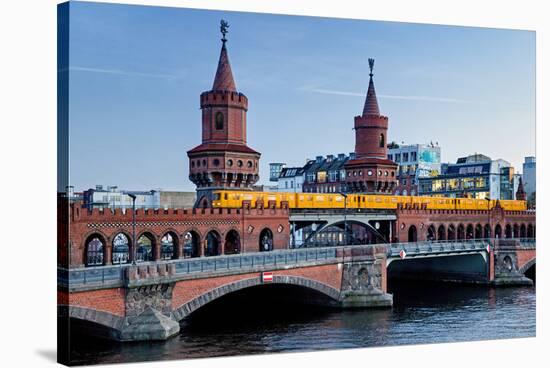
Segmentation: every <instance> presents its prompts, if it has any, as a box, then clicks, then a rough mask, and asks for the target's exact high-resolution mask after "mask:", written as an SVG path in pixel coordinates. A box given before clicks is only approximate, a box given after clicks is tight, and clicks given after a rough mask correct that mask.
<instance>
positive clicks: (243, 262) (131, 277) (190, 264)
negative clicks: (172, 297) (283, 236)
mask: <svg viewBox="0 0 550 368" xmlns="http://www.w3.org/2000/svg"><path fill="white" fill-rule="evenodd" d="M360 247H361V246H358V247H353V248H360ZM362 247H368V246H362ZM347 248H350V247H325V248H304V249H287V250H274V251H271V252H257V253H244V254H235V255H221V256H215V257H201V258H187V259H177V260H167V261H158V262H142V263H137V264H136V265H132V264H124V265H118V266H99V267H84V268H76V269H70V270H67V269H64V268H60V267H58V272H57V279H58V285H59V286H60V287H62V288H67V289H69V291H79V290H89V289H100V288H101V289H103V288H114V287H133V286H140V285H149V284H151V283H158V282H161V281H175V280H178V279H182V278H189V277H209V276H210V275H212V276H215V275H218V274H226V273H244V272H256V271H262V270H267V269H277V268H280V267H300V266H307V265H311V264H318V263H334V262H337V260H338V259H340V258H342V257H346V256H348V255H350V254H351V253H350V251H345V250H346V249H347ZM362 253H365V252H362Z"/></svg>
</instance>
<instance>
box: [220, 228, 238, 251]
mask: <svg viewBox="0 0 550 368" xmlns="http://www.w3.org/2000/svg"><path fill="white" fill-rule="evenodd" d="M231 231H234V232H236V233H237V236H238V237H239V246H238V250H237V251H236V252H235V253H231V252H229V253H228V252H227V251H228V250H227V249H226V245H227V244H226V243H227V236H228V234H229V233H230V232H231ZM221 241H222V248H223V252H222V253H223V254H238V253H242V251H243V249H242V248H243V235H242V234H241V232H240V231H239V229H237V227H235V226H231V227H230V228H229V229H227V231H226V232H225V233H224V234H223V236H222V239H221Z"/></svg>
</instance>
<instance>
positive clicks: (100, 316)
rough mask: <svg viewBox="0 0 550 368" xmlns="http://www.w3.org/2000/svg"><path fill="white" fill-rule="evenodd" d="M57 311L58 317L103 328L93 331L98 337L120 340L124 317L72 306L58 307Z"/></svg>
mask: <svg viewBox="0 0 550 368" xmlns="http://www.w3.org/2000/svg"><path fill="white" fill-rule="evenodd" d="M58 311H59V312H58V315H59V316H61V317H65V318H70V319H73V320H77V321H81V322H85V323H91V324H92V325H98V326H99V327H103V329H94V330H95V331H94V332H96V333H98V334H99V335H100V336H103V337H107V338H111V339H116V340H119V339H120V331H121V329H122V328H123V327H124V320H125V318H124V317H121V316H117V315H116V314H112V313H109V312H105V311H100V310H96V309H91V308H86V307H80V306H74V305H71V306H68V305H60V306H59V307H58Z"/></svg>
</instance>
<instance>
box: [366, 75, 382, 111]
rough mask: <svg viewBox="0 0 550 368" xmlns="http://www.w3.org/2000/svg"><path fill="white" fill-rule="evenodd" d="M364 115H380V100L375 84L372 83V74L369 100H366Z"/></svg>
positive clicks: (368, 94) (368, 92) (368, 93)
mask: <svg viewBox="0 0 550 368" xmlns="http://www.w3.org/2000/svg"><path fill="white" fill-rule="evenodd" d="M364 115H380V109H379V108H378V99H377V98H376V91H375V90H374V82H373V81H372V74H371V76H370V80H369V89H368V91H367V98H366V99H365V106H364V107H363V116H364Z"/></svg>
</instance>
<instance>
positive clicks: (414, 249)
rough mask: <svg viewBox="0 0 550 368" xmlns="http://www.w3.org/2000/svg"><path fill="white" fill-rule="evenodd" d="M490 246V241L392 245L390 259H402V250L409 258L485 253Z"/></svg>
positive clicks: (472, 240) (471, 240)
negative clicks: (445, 254) (475, 252)
mask: <svg viewBox="0 0 550 368" xmlns="http://www.w3.org/2000/svg"><path fill="white" fill-rule="evenodd" d="M489 244H491V243H490V241H489V239H468V240H442V241H422V242H414V243H392V244H389V247H388V248H389V249H388V257H400V253H401V251H402V250H403V251H405V253H406V255H409V256H417V255H433V254H441V253H457V252H458V253H461V252H472V251H483V250H486V249H487V245H489Z"/></svg>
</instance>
